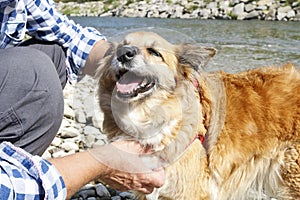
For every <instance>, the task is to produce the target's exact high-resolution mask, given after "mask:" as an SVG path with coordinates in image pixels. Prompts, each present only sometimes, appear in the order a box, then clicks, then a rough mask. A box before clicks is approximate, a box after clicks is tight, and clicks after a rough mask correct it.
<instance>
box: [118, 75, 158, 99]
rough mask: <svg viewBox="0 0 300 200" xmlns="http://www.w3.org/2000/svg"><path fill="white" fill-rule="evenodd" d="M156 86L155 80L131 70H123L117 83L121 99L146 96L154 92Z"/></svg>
mask: <svg viewBox="0 0 300 200" xmlns="http://www.w3.org/2000/svg"><path fill="white" fill-rule="evenodd" d="M154 86H155V80H153V79H151V78H149V77H145V76H139V75H137V74H135V73H133V72H131V71H122V72H121V73H120V74H119V75H118V81H117V83H116V89H117V95H118V97H119V98H121V99H131V98H135V97H138V96H140V97H144V96H146V95H148V94H150V93H151V92H152V90H153V88H154Z"/></svg>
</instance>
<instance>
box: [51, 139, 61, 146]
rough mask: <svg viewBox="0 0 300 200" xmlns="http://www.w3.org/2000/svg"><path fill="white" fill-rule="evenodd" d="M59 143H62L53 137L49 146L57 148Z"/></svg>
mask: <svg viewBox="0 0 300 200" xmlns="http://www.w3.org/2000/svg"><path fill="white" fill-rule="evenodd" d="M61 143H62V139H61V138H58V137H55V138H54V139H53V140H52V142H51V145H53V146H56V147H58V146H59V145H60V144H61Z"/></svg>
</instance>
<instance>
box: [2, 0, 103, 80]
mask: <svg viewBox="0 0 300 200" xmlns="http://www.w3.org/2000/svg"><path fill="white" fill-rule="evenodd" d="M0 23H1V24H0V25H1V27H0V48H8V47H12V46H17V45H19V44H20V43H21V42H22V41H23V39H24V37H25V35H26V34H28V35H30V36H32V37H35V38H39V39H42V40H46V41H55V42H58V43H59V44H61V45H62V46H63V47H65V48H66V49H67V61H66V64H67V70H68V78H69V81H70V82H71V83H73V82H76V81H77V78H78V76H79V75H80V72H81V69H82V67H83V66H84V64H85V62H86V59H87V57H88V54H89V52H90V50H91V49H92V47H93V45H94V44H95V42H96V41H98V40H103V39H105V37H104V36H103V35H102V34H100V33H99V32H98V31H97V30H96V29H94V28H90V27H87V28H83V27H81V26H80V25H79V24H75V23H74V21H72V20H69V19H68V18H67V17H66V16H64V15H62V14H60V13H58V12H57V11H56V9H55V3H54V2H53V0H0Z"/></svg>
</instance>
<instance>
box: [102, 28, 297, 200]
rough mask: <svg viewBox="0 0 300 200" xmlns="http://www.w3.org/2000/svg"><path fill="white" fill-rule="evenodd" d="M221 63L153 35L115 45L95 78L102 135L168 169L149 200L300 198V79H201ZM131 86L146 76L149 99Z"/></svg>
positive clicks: (217, 75) (262, 75)
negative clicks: (141, 149)
mask: <svg viewBox="0 0 300 200" xmlns="http://www.w3.org/2000/svg"><path fill="white" fill-rule="evenodd" d="M123 47H130V48H131V47H134V50H135V51H134V52H133V53H132V52H131V54H128V55H127V54H126V50H125V52H124V48H123ZM122 48H123V49H122ZM123 55H126V56H129V58H128V57H125V58H124V57H123V58H122V59H121V58H120V57H122V56H123ZM214 55H215V50H214V49H213V48H208V47H201V46H199V45H194V44H179V45H174V44H170V43H169V42H167V41H166V40H165V39H163V38H161V37H160V36H159V35H157V34H155V33H151V32H135V33H131V34H128V35H127V36H126V37H125V38H124V40H123V41H122V42H121V43H119V44H116V45H112V48H111V49H110V51H109V52H108V53H107V55H106V57H105V58H104V59H103V62H102V64H101V66H100V71H98V73H97V76H98V78H99V96H100V106H101V108H102V110H103V112H104V123H103V128H104V132H105V133H106V134H107V135H108V137H109V138H110V139H119V138H130V139H135V140H137V141H139V142H140V143H141V144H142V145H144V146H145V147H147V148H149V147H150V148H152V150H153V151H154V152H156V155H157V156H159V157H161V158H163V159H164V160H165V161H167V162H168V163H169V164H170V165H167V166H165V167H166V182H165V184H164V185H163V187H162V188H159V189H157V190H155V191H154V192H153V193H152V194H150V195H147V197H146V198H147V199H176V200H179V199H180V200H186V199H192V200H195V199H216V200H224V199H238V200H241V199H271V198H275V199H299V198H300V156H299V153H300V142H299V141H300V73H299V70H297V69H295V67H294V66H293V65H291V64H287V65H285V66H282V67H265V68H260V69H255V70H250V71H247V72H242V73H238V74H228V73H225V72H214V73H205V72H203V70H202V69H203V67H204V66H205V65H206V63H207V62H208V61H209V59H210V58H211V57H213V56H214ZM124 59H125V60H124ZM126 73H130V75H129V76H127V77H126ZM123 74H124V75H123ZM132 74H134V75H132ZM122 76H123V77H122ZM124 76H125V78H124ZM132 77H133V78H135V79H137V77H138V79H141V77H146V79H145V80H146V81H148V83H147V85H146V86H144V85H145V84H146V83H145V82H144V83H143V84H142V86H139V87H144V88H143V89H142V91H140V90H138V89H137V88H136V85H135V86H134V84H132V85H131V86H130V84H131V83H132V82H130V80H126V79H130V78H132ZM122 79H123V80H122ZM120 80H121V81H120ZM139 81H140V80H139ZM139 81H135V82H134V83H135V84H137V82H139ZM139 84H141V83H140V82H139ZM131 92H132V94H131ZM153 132H155V134H152V133H153ZM198 135H200V136H203V137H204V141H203V143H201V142H200V140H197V139H196V140H194V139H193V138H195V137H197V136H198ZM174 158H176V159H174Z"/></svg>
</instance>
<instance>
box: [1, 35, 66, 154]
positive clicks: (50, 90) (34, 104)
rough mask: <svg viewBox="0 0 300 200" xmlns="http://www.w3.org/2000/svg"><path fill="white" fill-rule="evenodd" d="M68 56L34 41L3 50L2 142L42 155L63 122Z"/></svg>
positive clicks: (48, 45)
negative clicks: (66, 60)
mask: <svg viewBox="0 0 300 200" xmlns="http://www.w3.org/2000/svg"><path fill="white" fill-rule="evenodd" d="M65 59H66V56H65V52H64V51H63V49H62V48H61V47H60V46H59V45H57V44H54V43H40V42H39V41H37V40H30V41H27V42H26V43H24V44H23V46H22V47H13V48H8V49H0V61H1V62H0V142H2V141H9V142H11V143H13V144H14V145H16V146H18V147H21V148H23V149H25V150H26V151H28V152H29V153H32V154H34V155H41V154H42V153H43V152H44V151H45V150H46V148H47V147H48V146H49V145H50V143H51V141H52V140H53V138H54V137H55V135H56V134H57V131H58V129H59V127H60V125H61V122H62V118H63V109H64V103H63V93H62V89H63V87H64V86H65V84H66V66H65Z"/></svg>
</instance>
